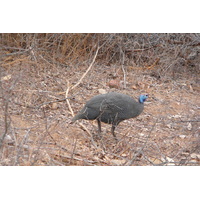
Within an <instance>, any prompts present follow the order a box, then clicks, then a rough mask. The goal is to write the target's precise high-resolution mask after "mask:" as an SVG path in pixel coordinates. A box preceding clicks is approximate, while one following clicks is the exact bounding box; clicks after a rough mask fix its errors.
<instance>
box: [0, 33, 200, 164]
mask: <svg viewBox="0 0 200 200" xmlns="http://www.w3.org/2000/svg"><path fill="white" fill-rule="evenodd" d="M199 55H200V34H0V108H1V109H0V165H106V166H109V165H164V166H165V165H199V164H200V126H199V125H200V119H199V110H200V101H199V92H200V87H199V83H200V79H199V75H200V73H199V72H200V64H199V63H200V56H199ZM105 91H106V92H109V91H118V92H121V93H124V94H129V95H131V96H133V97H134V98H138V96H139V94H141V93H148V94H149V96H150V98H149V99H148V101H147V102H145V103H146V105H145V110H144V112H143V113H142V114H141V115H140V116H139V117H138V118H136V119H130V120H126V121H124V122H122V123H121V124H120V125H119V126H118V127H117V128H116V133H117V137H118V139H119V142H117V143H116V141H115V140H114V138H113V136H112V134H111V133H110V125H108V124H102V127H103V133H102V138H101V139H100V138H99V137H96V136H97V124H96V122H95V121H84V120H82V121H79V122H76V123H75V124H71V123H70V122H71V118H72V116H73V113H77V112H78V110H79V109H80V108H82V106H83V105H84V103H85V102H86V100H88V99H90V98H91V97H93V96H94V95H97V94H99V93H102V92H105ZM66 97H69V99H68V100H66V99H65V98H66Z"/></svg>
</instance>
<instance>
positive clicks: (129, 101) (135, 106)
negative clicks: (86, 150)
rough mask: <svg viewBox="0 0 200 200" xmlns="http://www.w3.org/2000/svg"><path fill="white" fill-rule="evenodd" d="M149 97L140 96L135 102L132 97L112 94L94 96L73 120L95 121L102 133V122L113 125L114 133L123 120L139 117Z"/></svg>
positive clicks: (112, 130)
mask: <svg viewBox="0 0 200 200" xmlns="http://www.w3.org/2000/svg"><path fill="white" fill-rule="evenodd" d="M147 98H148V95H140V97H139V100H138V101H135V100H134V99H133V98H132V97H130V96H128V95H125V94H120V93H117V92H110V93H107V94H100V95H97V96H94V97H93V98H91V99H90V100H89V101H87V102H86V105H85V106H84V107H83V108H82V110H81V111H80V112H79V113H78V114H77V115H76V116H75V117H74V118H73V119H72V122H75V121H76V120H78V119H86V120H94V119H96V120H97V122H98V131H99V133H100V132H101V122H104V123H108V124H112V128H111V132H112V134H113V136H114V137H115V138H116V135H115V133H114V130H115V127H116V126H117V125H118V124H119V123H120V122H121V121H123V120H125V119H129V118H134V117H137V116H138V115H139V114H140V113H141V112H142V111H143V109H144V101H145V100H146V99H147Z"/></svg>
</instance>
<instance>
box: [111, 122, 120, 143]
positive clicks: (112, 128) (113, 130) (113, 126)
mask: <svg viewBox="0 0 200 200" xmlns="http://www.w3.org/2000/svg"><path fill="white" fill-rule="evenodd" d="M115 128H116V125H115V124H112V127H111V132H112V134H113V137H114V138H115V140H116V141H118V139H117V136H116V135H115Z"/></svg>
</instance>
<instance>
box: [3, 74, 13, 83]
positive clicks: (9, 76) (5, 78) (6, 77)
mask: <svg viewBox="0 0 200 200" xmlns="http://www.w3.org/2000/svg"><path fill="white" fill-rule="evenodd" d="M10 79H11V74H9V75H7V76H4V77H2V78H1V81H8V80H10Z"/></svg>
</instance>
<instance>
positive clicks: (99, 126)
mask: <svg viewBox="0 0 200 200" xmlns="http://www.w3.org/2000/svg"><path fill="white" fill-rule="evenodd" d="M97 122H98V132H99V134H100V133H101V121H100V120H99V119H97Z"/></svg>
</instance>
